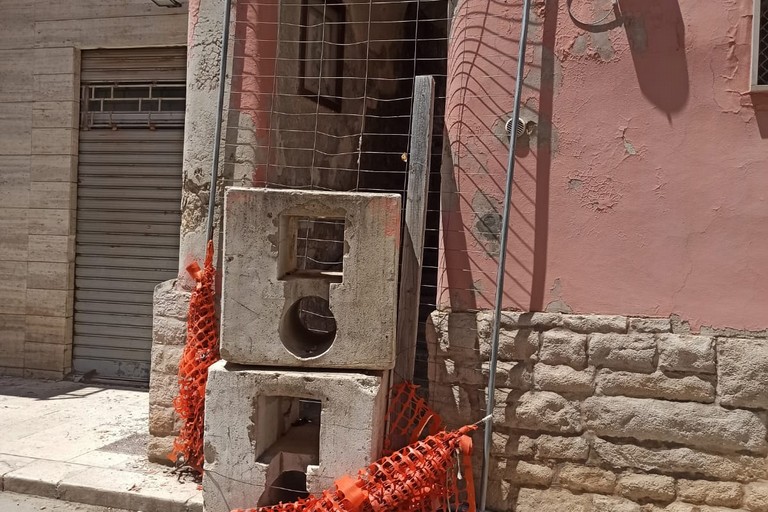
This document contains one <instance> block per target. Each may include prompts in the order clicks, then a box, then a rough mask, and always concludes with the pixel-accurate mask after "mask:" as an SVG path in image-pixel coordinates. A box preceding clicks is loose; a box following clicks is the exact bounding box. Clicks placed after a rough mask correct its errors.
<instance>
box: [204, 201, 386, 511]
mask: <svg viewBox="0 0 768 512" xmlns="http://www.w3.org/2000/svg"><path fill="white" fill-rule="evenodd" d="M224 211H225V213H224V255H223V259H224V264H223V283H222V312H221V325H222V330H221V355H222V359H223V361H221V362H219V363H217V364H216V365H214V366H213V367H212V368H211V369H210V371H209V380H208V385H207V389H206V393H207V394H206V415H205V416H206V425H205V458H206V465H205V468H206V474H205V479H204V483H203V494H204V500H205V506H206V510H207V511H208V512H220V511H221V512H223V511H229V510H231V509H233V508H237V507H253V506H257V505H258V506H266V505H272V504H276V503H278V502H279V501H292V500H294V499H296V498H297V497H301V496H302V495H306V493H307V492H311V493H316V492H320V491H322V490H323V489H326V488H328V487H330V486H332V485H333V482H334V481H335V480H336V479H337V478H339V477H341V476H343V475H345V474H355V473H356V472H357V471H358V470H359V469H362V468H364V467H365V466H367V465H368V464H370V463H371V462H372V461H373V460H375V459H376V458H377V457H378V456H379V453H380V451H381V444H382V440H383V429H384V424H385V416H386V399H387V389H388V383H389V370H391V369H392V367H393V365H394V361H395V328H396V300H397V277H398V270H397V269H398V256H399V254H398V252H399V239H400V198H399V196H398V195H394V194H390V195H384V194H365V193H341V192H314V191H312V192H308V191H292V190H267V189H255V188H230V189H228V190H227V193H226V201H225V207H224ZM308 222H309V223H314V222H317V223H319V224H324V223H325V224H327V226H328V227H329V230H330V231H333V232H334V233H331V234H333V235H334V236H336V237H337V240H336V243H337V245H338V247H337V250H336V254H335V256H336V257H337V260H336V261H335V262H334V263H333V265H330V266H326V267H323V266H322V265H321V266H317V265H306V264H305V263H306V261H307V258H308V256H307V255H306V253H307V252H308V249H307V247H306V244H307V243H309V240H310V239H311V238H312V236H311V235H307V233H306V232H304V233H303V234H301V233H300V231H301V229H302V228H301V227H300V226H304V225H306V223H308ZM321 227H322V226H321ZM342 233H343V234H342ZM302 237H304V238H303V239H302ZM301 244H305V246H303V248H302V249H301V250H299V245H301ZM299 252H302V253H303V254H304V256H302V255H301V254H298V253H299ZM310 252H311V251H310ZM313 308H314V309H313ZM317 308H320V309H317ZM307 310H308V311H307ZM313 311H314V312H315V313H313ZM317 311H322V315H323V316H325V317H327V318H326V320H328V321H329V322H330V323H329V324H328V326H327V327H326V328H323V329H316V328H314V327H313V326H312V325H311V321H310V320H311V319H310V320H308V317H307V316H306V315H307V314H309V315H312V314H317V313H316V312H317Z"/></svg>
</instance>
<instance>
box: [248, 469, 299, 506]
mask: <svg viewBox="0 0 768 512" xmlns="http://www.w3.org/2000/svg"><path fill="white" fill-rule="evenodd" d="M307 496H309V492H307V474H306V473H302V472H301V471H296V470H292V471H283V472H282V473H280V474H279V475H277V478H275V479H274V480H273V481H272V483H271V484H270V485H269V487H267V488H266V489H265V490H264V493H263V494H262V495H261V496H260V497H259V501H258V503H257V504H256V506H257V507H271V506H273V505H279V504H280V503H291V502H294V501H296V500H300V499H302V498H306V497H307Z"/></svg>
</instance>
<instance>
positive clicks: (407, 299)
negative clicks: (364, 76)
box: [394, 76, 435, 383]
mask: <svg viewBox="0 0 768 512" xmlns="http://www.w3.org/2000/svg"><path fill="white" fill-rule="evenodd" d="M434 98H435V80H434V78H432V77H431V76H417V77H416V80H415V82H414V86H413V113H412V115H411V141H410V144H411V148H410V153H409V155H408V192H407V194H408V195H407V196H406V204H405V226H404V233H403V255H402V264H401V266H400V296H399V300H398V307H397V361H396V362H395V372H394V373H395V375H394V379H395V383H398V382H402V381H404V380H406V381H410V380H413V371H414V365H415V361H416V334H417V330H418V326H419V297H420V290H421V266H422V261H423V256H424V234H425V229H426V219H427V193H428V192H429V168H430V161H431V147H432V118H433V115H434V105H435V101H434Z"/></svg>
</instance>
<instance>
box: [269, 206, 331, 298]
mask: <svg viewBox="0 0 768 512" xmlns="http://www.w3.org/2000/svg"><path fill="white" fill-rule="evenodd" d="M344 224H345V221H344V219H343V218H331V217H299V216H294V215H282V216H281V217H280V232H279V236H280V248H279V250H278V266H279V279H280V280H290V279H312V278H315V279H322V280H325V281H328V282H332V283H340V282H341V281H342V278H343V273H344V253H345V248H344Z"/></svg>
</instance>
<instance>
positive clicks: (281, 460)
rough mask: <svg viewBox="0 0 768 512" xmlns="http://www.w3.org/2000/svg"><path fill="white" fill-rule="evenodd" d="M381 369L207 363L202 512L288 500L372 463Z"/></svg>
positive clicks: (378, 441) (382, 401) (382, 403)
mask: <svg viewBox="0 0 768 512" xmlns="http://www.w3.org/2000/svg"><path fill="white" fill-rule="evenodd" d="M387 375H388V372H371V374H370V375H366V374H362V373H352V372H316V371H286V370H267V369H255V368H253V367H246V366H241V365H235V364H232V363H227V362H226V361H219V362H218V363H216V364H214V365H213V366H211V368H210V370H209V373H208V384H207V386H206V398H205V435H204V439H205V478H204V479H203V500H204V504H205V510H206V512H229V511H230V510H232V509H235V508H248V507H256V506H268V505H276V504H277V503H278V502H280V501H283V502H291V501H294V500H296V499H298V498H300V497H304V496H306V494H307V492H310V493H319V492H321V491H323V490H324V489H327V488H330V487H331V486H332V485H333V482H334V481H335V480H336V479H338V478H339V477H341V476H343V475H345V474H348V475H352V476H354V475H356V474H357V472H358V471H359V470H360V469H363V468H365V467H367V466H368V465H369V464H370V463H371V462H373V461H375V460H376V459H377V458H378V457H379V454H380V452H381V448H382V442H383V436H384V425H385V423H386V421H385V415H386V404H387V400H386V398H387V389H388V381H387V377H386V376H387Z"/></svg>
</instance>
